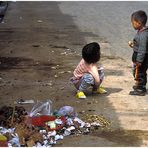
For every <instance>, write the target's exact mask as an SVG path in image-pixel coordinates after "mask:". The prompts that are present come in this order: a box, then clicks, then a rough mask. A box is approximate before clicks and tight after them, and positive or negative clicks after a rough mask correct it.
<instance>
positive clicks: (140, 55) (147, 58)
mask: <svg viewBox="0 0 148 148" xmlns="http://www.w3.org/2000/svg"><path fill="white" fill-rule="evenodd" d="M133 43H134V46H133V56H132V61H133V62H134V63H136V62H139V63H142V65H143V64H144V65H145V66H147V67H148V27H147V28H145V29H143V30H141V31H138V32H137V34H136V36H135V38H134V39H133Z"/></svg>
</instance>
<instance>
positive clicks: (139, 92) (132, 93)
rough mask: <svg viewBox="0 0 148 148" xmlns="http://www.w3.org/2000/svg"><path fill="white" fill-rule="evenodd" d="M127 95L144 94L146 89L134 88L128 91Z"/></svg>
mask: <svg viewBox="0 0 148 148" xmlns="http://www.w3.org/2000/svg"><path fill="white" fill-rule="evenodd" d="M129 95H135V96H145V95H146V91H144V90H139V89H137V90H134V91H130V92H129Z"/></svg>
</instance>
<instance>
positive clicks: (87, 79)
mask: <svg viewBox="0 0 148 148" xmlns="http://www.w3.org/2000/svg"><path fill="white" fill-rule="evenodd" d="M83 80H84V81H85V82H86V83H87V84H94V77H93V76H92V75H91V74H89V73H87V74H84V76H83Z"/></svg>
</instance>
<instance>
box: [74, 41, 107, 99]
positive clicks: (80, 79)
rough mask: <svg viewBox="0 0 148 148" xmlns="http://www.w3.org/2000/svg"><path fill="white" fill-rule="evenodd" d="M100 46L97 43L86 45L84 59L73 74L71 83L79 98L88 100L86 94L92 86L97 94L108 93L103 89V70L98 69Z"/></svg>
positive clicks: (83, 51)
mask: <svg viewBox="0 0 148 148" xmlns="http://www.w3.org/2000/svg"><path fill="white" fill-rule="evenodd" d="M100 55H101V53H100V45H99V44H98V43H96V42H93V43H89V44H87V45H85V46H84V47H83V49H82V59H81V61H80V62H79V64H78V65H77V67H76V69H75V70H74V72H73V77H72V78H71V82H72V83H73V84H74V85H75V87H76V89H77V94H76V97H77V98H86V94H85V92H87V91H88V88H90V86H92V91H93V92H95V93H106V90H105V89H104V88H103V87H101V86H100V85H101V83H102V81H103V78H104V72H103V68H102V67H100V68H99V69H98V66H97V62H98V61H99V60H100Z"/></svg>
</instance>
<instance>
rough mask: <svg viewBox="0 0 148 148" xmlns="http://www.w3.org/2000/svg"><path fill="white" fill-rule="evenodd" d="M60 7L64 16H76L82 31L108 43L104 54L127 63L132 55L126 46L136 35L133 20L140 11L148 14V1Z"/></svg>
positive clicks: (96, 2)
mask: <svg viewBox="0 0 148 148" xmlns="http://www.w3.org/2000/svg"><path fill="white" fill-rule="evenodd" d="M59 7H60V9H61V11H62V13H64V14H67V15H70V16H73V19H74V22H75V24H76V25H77V26H78V28H79V29H80V30H81V31H84V32H86V31H87V32H91V33H93V34H95V35H97V36H98V37H101V38H103V39H104V41H105V42H108V43H109V44H110V48H109V49H108V50H106V51H105V52H107V53H108V52H109V53H111V54H112V55H117V56H120V57H122V58H125V59H130V56H131V53H132V51H131V50H130V48H129V47H128V44H127V42H128V41H129V40H131V39H132V38H133V36H134V34H135V33H136V32H135V30H134V29H133V28H132V26H131V22H130V16H131V14H132V12H134V11H137V10H144V11H146V12H147V13H148V2H147V1H139V2H138V1H137V2H132V1H124V2H120V1H114V2H113V1H110V2H106V1H93V2H88V1H87V2H60V4H59ZM95 39H96V38H95ZM92 40H93V39H92V38H91V41H92ZM97 40H98V41H99V39H97ZM100 42H101V41H100Z"/></svg>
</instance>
